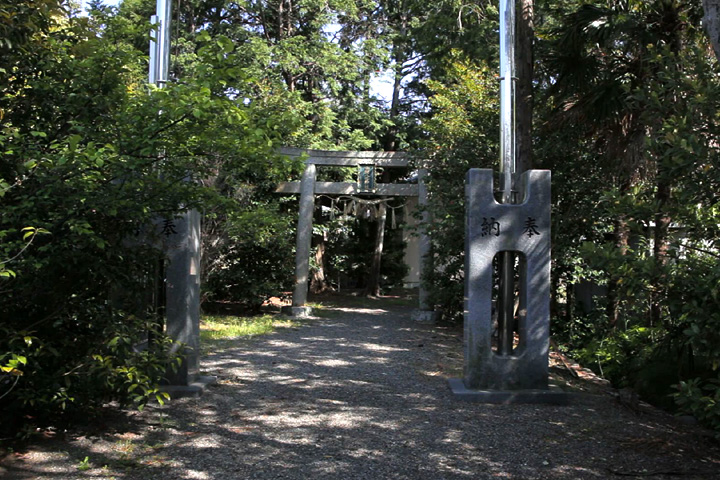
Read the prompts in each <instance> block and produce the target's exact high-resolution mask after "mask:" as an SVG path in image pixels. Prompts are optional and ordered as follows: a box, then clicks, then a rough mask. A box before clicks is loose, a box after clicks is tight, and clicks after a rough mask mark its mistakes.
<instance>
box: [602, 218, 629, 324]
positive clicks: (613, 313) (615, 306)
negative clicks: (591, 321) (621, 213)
mask: <svg viewBox="0 0 720 480" xmlns="http://www.w3.org/2000/svg"><path fill="white" fill-rule="evenodd" d="M613 236H614V237H615V246H616V247H617V248H618V250H619V252H620V255H623V256H624V255H627V251H628V247H629V245H630V228H629V226H628V223H627V219H626V218H625V217H620V218H618V219H617V220H616V221H615V231H614V232H613ZM619 285H620V277H619V276H617V275H616V274H612V273H611V274H610V280H609V281H608V292H607V300H608V303H607V316H608V321H609V323H610V326H611V327H612V328H615V327H617V324H618V321H619V320H620V296H619V295H618V286H619Z"/></svg>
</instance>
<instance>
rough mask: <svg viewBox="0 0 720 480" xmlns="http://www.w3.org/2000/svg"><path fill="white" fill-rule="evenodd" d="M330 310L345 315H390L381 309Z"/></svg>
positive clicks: (334, 308) (337, 308)
mask: <svg viewBox="0 0 720 480" xmlns="http://www.w3.org/2000/svg"><path fill="white" fill-rule="evenodd" d="M328 310H333V311H338V312H345V313H360V314H369V315H380V314H383V313H388V311H387V310H383V309H381V308H347V307H333V308H328Z"/></svg>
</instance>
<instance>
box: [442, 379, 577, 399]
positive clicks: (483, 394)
mask: <svg viewBox="0 0 720 480" xmlns="http://www.w3.org/2000/svg"><path fill="white" fill-rule="evenodd" d="M448 382H449V384H450V390H452V392H453V394H454V395H455V398H457V399H458V400H463V401H466V402H473V403H491V404H497V405H510V404H518V403H520V404H521V403H541V404H547V405H567V404H568V403H570V398H571V396H572V394H570V393H568V392H564V391H562V390H561V389H560V388H559V387H555V386H550V388H548V389H547V390H471V389H469V388H467V387H466V386H465V383H464V382H463V381H462V379H461V378H451V379H450V380H448Z"/></svg>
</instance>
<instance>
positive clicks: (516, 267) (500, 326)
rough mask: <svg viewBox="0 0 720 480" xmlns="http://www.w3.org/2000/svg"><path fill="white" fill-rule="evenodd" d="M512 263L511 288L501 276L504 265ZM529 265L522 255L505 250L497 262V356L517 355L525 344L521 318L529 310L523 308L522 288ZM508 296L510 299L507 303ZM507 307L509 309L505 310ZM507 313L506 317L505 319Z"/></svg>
mask: <svg viewBox="0 0 720 480" xmlns="http://www.w3.org/2000/svg"><path fill="white" fill-rule="evenodd" d="M502 262H508V263H509V265H510V267H509V268H510V269H511V270H512V272H513V275H512V277H511V278H512V282H511V283H510V285H504V284H503V283H504V282H503V277H502V276H501V275H500V265H501V263H502ZM526 267H527V262H526V261H525V255H524V254H523V253H522V252H516V251H502V252H498V253H497V254H496V255H495V258H494V259H493V292H492V295H493V296H492V305H493V330H494V334H493V344H494V346H495V348H494V352H495V354H497V355H513V354H515V353H516V352H517V351H519V349H520V348H521V346H522V345H523V339H522V338H520V335H519V330H518V327H519V324H520V316H521V315H524V313H525V308H524V306H523V305H522V303H523V302H522V298H523V295H521V293H523V292H521V291H520V286H521V279H522V278H524V277H525V274H526ZM506 297H509V298H508V299H507V300H506ZM503 305H507V306H509V308H507V309H505V308H503ZM503 314H505V315H506V318H504V319H503V318H502V316H503Z"/></svg>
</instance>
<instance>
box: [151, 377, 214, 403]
mask: <svg viewBox="0 0 720 480" xmlns="http://www.w3.org/2000/svg"><path fill="white" fill-rule="evenodd" d="M215 382H217V377H214V376H210V375H200V376H198V377H197V378H195V380H193V381H192V382H188V384H187V385H162V386H161V387H160V390H161V391H163V392H166V393H168V394H169V395H170V398H172V399H176V398H186V397H193V398H195V397H200V396H202V394H203V393H205V390H207V387H208V385H212V384H213V383H215Z"/></svg>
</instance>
